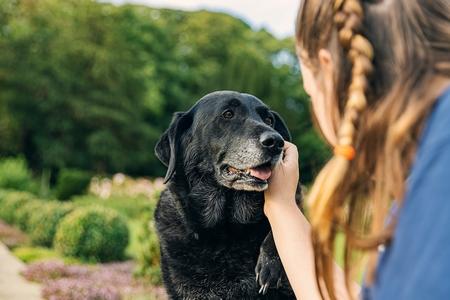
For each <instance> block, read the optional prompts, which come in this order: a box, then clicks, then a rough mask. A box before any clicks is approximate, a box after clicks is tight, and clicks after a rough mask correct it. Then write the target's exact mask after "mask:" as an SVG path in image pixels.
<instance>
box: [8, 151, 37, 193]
mask: <svg viewBox="0 0 450 300" xmlns="http://www.w3.org/2000/svg"><path fill="white" fill-rule="evenodd" d="M0 188H4V189H15V190H20V191H34V190H35V189H36V183H35V182H34V180H33V177H32V175H31V172H30V170H29V169H28V167H27V163H26V161H25V159H23V158H22V157H17V158H13V157H11V158H4V159H1V160H0Z"/></svg>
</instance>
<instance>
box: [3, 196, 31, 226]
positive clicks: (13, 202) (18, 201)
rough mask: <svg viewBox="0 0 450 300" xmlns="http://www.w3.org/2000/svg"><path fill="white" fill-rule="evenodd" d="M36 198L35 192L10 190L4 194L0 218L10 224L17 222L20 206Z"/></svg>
mask: <svg viewBox="0 0 450 300" xmlns="http://www.w3.org/2000/svg"><path fill="white" fill-rule="evenodd" d="M34 198H35V196H34V195H33V194H30V193H27V192H9V193H6V194H4V196H3V200H2V201H1V202H2V203H1V205H2V206H1V209H0V219H3V220H4V221H5V222H7V223H9V224H15V222H16V214H17V212H18V210H19V209H20V207H22V206H23V205H24V204H25V203H27V202H28V201H30V200H31V199H34Z"/></svg>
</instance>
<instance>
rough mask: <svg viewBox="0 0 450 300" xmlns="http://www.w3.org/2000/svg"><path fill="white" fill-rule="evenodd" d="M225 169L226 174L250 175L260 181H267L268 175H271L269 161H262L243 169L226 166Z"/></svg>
mask: <svg viewBox="0 0 450 300" xmlns="http://www.w3.org/2000/svg"><path fill="white" fill-rule="evenodd" d="M226 170H227V172H228V174H237V175H240V176H246V177H252V178H254V179H258V180H261V181H267V180H268V179H269V178H270V175H272V168H271V166H270V162H267V163H264V164H262V165H259V166H256V167H253V168H247V169H244V170H241V169H237V168H235V167H232V166H228V167H227V168H226Z"/></svg>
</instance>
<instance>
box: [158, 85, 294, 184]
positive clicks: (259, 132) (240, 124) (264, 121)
mask: <svg viewBox="0 0 450 300" xmlns="http://www.w3.org/2000/svg"><path fill="white" fill-rule="evenodd" d="M284 140H287V141H290V140H291V136H290V133H289V131H288V129H287V127H286V125H285V123H284V122H283V120H282V119H281V117H280V116H279V115H278V114H277V113H276V112H274V111H272V110H270V109H269V108H268V107H267V106H266V105H265V104H264V103H263V102H262V101H261V100H259V99H258V98H256V97H254V96H252V95H249V94H241V93H238V92H231V91H221V92H214V93H211V94H208V95H206V96H205V97H203V98H202V99H200V100H199V101H198V102H197V103H196V104H195V105H194V106H193V107H192V108H191V109H190V110H189V111H187V112H178V113H176V114H175V116H174V118H173V120H172V123H171V124H170V126H169V128H168V129H167V131H166V132H165V133H164V134H163V135H162V137H161V139H160V140H159V142H158V143H157V145H156V148H155V152H156V155H157V157H158V158H159V159H160V160H161V161H162V162H163V163H164V164H165V165H166V166H167V167H168V170H167V174H166V178H165V181H166V182H167V181H169V180H170V179H171V178H172V177H173V176H174V174H175V173H176V172H178V171H177V170H182V172H183V176H185V175H184V174H187V175H188V173H184V172H185V170H186V168H187V167H188V166H190V167H191V168H196V170H197V171H198V172H199V173H201V174H203V175H207V176H208V175H213V176H214V178H215V180H216V181H217V183H219V184H220V185H223V186H225V187H228V188H231V189H235V190H246V191H263V190H265V189H266V188H267V180H268V179H269V177H270V176H271V170H272V168H273V166H274V165H275V164H276V163H277V162H278V161H279V160H280V159H281V157H282V155H283V146H284ZM180 168H181V169H180Z"/></svg>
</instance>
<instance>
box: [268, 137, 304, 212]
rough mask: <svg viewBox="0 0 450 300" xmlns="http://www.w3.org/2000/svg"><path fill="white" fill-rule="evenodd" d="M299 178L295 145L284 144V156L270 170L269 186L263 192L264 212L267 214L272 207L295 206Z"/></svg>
mask: <svg viewBox="0 0 450 300" xmlns="http://www.w3.org/2000/svg"><path fill="white" fill-rule="evenodd" d="M298 179H299V168H298V151H297V147H296V146H295V145H294V144H292V143H289V142H285V144H284V157H283V159H282V160H281V161H280V162H279V163H278V164H277V165H276V166H275V167H274V169H273V170H272V176H271V177H270V179H269V187H268V188H267V190H266V191H265V192H264V198H265V202H264V212H265V214H266V215H267V214H268V213H270V211H271V210H272V209H273V207H280V206H283V207H288V208H290V207H293V206H295V207H296V204H295V192H296V190H297V184H298Z"/></svg>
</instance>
